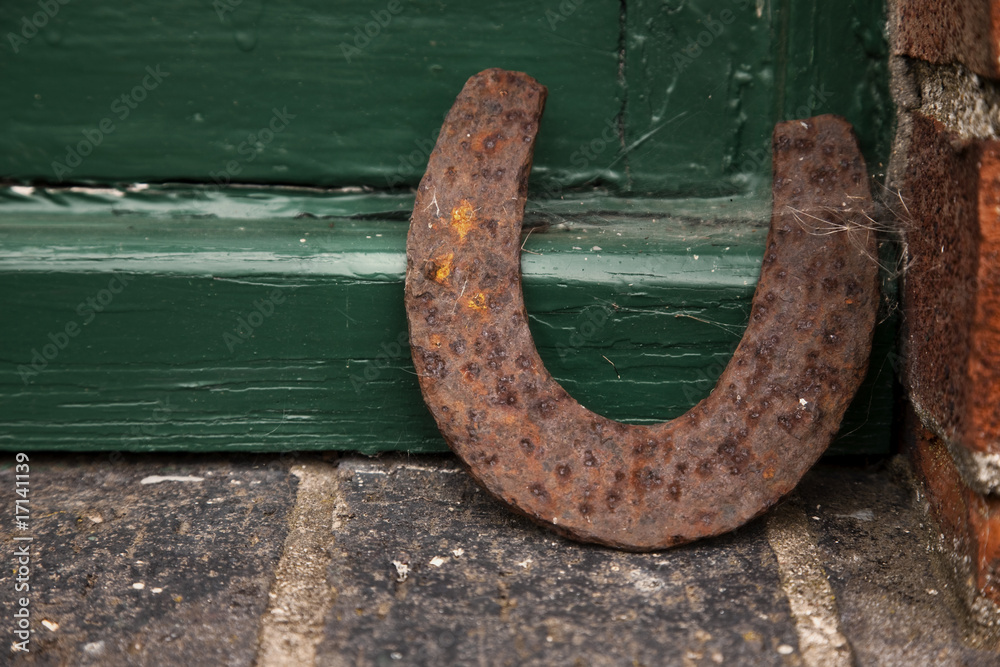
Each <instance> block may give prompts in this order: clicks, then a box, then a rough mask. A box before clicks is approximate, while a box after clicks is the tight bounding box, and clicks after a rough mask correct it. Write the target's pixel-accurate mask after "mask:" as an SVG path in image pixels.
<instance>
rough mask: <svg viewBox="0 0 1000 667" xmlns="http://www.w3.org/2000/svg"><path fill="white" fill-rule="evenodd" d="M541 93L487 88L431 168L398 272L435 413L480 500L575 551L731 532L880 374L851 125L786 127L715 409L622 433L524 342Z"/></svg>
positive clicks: (442, 142) (781, 128)
mask: <svg viewBox="0 0 1000 667" xmlns="http://www.w3.org/2000/svg"><path fill="white" fill-rule="evenodd" d="M546 93H547V91H546V88H545V87H544V86H542V85H541V84H539V83H538V82H537V81H535V80H534V79H532V78H531V77H529V76H528V75H526V74H523V73H520V72H508V71H505V70H500V69H490V70H486V71H484V72H481V73H479V74H476V75H475V76H473V77H472V78H470V79H469V81H468V82H467V83H466V84H465V87H464V88H463V89H462V92H461V93H460V94H459V95H458V98H457V99H456V100H455V104H454V106H452V108H451V111H450V112H449V113H448V116H447V118H446V119H445V122H444V125H443V127H442V128H441V134H440V136H439V137H438V140H437V145H436V146H435V148H434V150H433V152H432V153H431V155H430V161H429V164H428V166H427V172H426V173H425V174H424V177H423V180H421V182H420V186H419V189H418V191H417V197H416V204H415V206H414V210H413V216H412V218H411V221H410V230H409V236H408V239H407V267H406V313H407V318H408V321H409V331H410V347H411V352H412V354H413V362H414V365H415V367H416V370H417V374H418V376H419V382H420V388H421V391H422V393H423V396H424V400H425V401H426V403H427V406H428V407H429V408H430V411H431V413H432V414H433V416H434V419H435V420H436V421H437V425H438V427H439V429H440V430H441V433H442V435H443V436H444V438H445V440H446V441H447V443H448V445H449V446H450V447H451V448H452V450H454V452H455V453H456V454H458V456H459V457H460V458H461V459H462V460H463V461H464V462H465V464H466V466H467V467H468V470H469V472H470V473H471V474H472V476H473V477H474V478H475V479H476V480H477V481H478V482H479V483H480V484H482V486H484V487H485V488H486V489H487V490H488V491H489V492H491V493H492V494H493V495H495V496H496V497H497V498H499V499H500V500H502V501H503V502H505V503H506V504H507V505H509V506H510V507H511V508H513V509H515V510H517V511H519V512H521V513H523V514H525V515H527V516H528V517H530V518H532V519H534V520H535V521H537V522H540V523H542V524H545V525H547V526H548V527H549V528H551V529H552V530H554V531H555V532H557V533H560V534H562V535H564V536H566V537H570V538H573V539H577V540H581V541H586V542H597V543H600V544H605V545H609V546H613V547H617V548H621V549H627V550H631V551H649V550H655V549H663V548H666V547H670V546H674V545H677V544H682V543H685V542H690V541H692V540H696V539H699V538H703V537H708V536H712V535H718V534H720V533H724V532H726V531H729V530H732V529H734V528H736V527H738V526H740V525H742V524H744V523H746V522H747V521H749V520H750V519H752V518H754V517H756V516H758V515H760V514H761V513H763V512H764V511H765V510H767V509H768V508H769V507H771V506H772V505H774V504H775V503H776V502H777V501H778V500H780V499H781V498H782V497H783V496H785V495H786V494H788V493H789V492H790V491H791V490H792V489H793V487H794V486H795V485H796V484H797V483H798V481H799V479H800V478H801V477H802V475H803V474H804V473H805V472H806V470H807V469H808V468H809V467H810V466H811V465H812V464H813V463H814V462H815V461H816V459H817V458H819V456H820V454H822V452H823V451H824V450H825V449H826V447H827V446H828V445H829V443H830V440H831V439H832V438H833V436H834V435H835V433H836V432H837V429H838V427H839V425H840V420H841V418H842V417H843V414H844V411H845V409H846V408H847V405H848V403H849V402H850V400H851V398H852V397H853V395H854V393H855V392H856V390H857V388H858V385H859V384H860V383H861V380H862V378H863V377H864V375H865V372H866V370H867V367H868V356H869V353H870V351H871V342H872V331H873V328H874V323H875V317H876V311H877V309H878V302H879V287H878V274H877V265H876V262H875V261H873V259H872V258H873V257H875V253H876V249H875V248H876V246H875V238H874V234H873V233H872V232H871V231H870V226H866V224H865V220H866V217H865V216H866V211H870V207H871V194H870V191H869V185H868V177H867V172H866V168H865V163H864V160H863V159H862V157H861V155H860V152H859V151H858V148H857V143H856V140H855V138H854V135H853V131H852V129H851V126H850V125H849V124H848V123H847V122H846V121H844V120H843V119H841V118H839V117H836V116H818V117H816V118H811V119H808V120H796V121H788V122H783V123H780V124H778V125H777V126H776V127H775V129H774V135H773V150H774V174H773V178H774V180H773V195H774V202H773V212H772V217H771V226H770V230H769V232H768V236H767V241H766V249H765V255H764V260H763V264H762V267H761V273H760V280H759V283H758V286H757V289H756V292H755V293H754V298H753V305H752V308H751V311H750V323H749V326H748V327H747V329H746V332H745V333H744V335H743V339H742V341H741V342H740V344H739V346H738V347H737V349H736V352H735V353H734V354H733V358H732V360H731V361H730V362H729V365H728V366H727V367H726V369H725V371H724V372H723V374H722V377H720V378H719V381H718V384H717V385H716V386H715V389H714V390H713V391H712V393H711V395H710V396H709V397H708V398H706V399H704V400H703V401H701V402H700V403H698V404H697V405H695V406H694V407H693V408H691V410H689V411H688V412H687V413H686V414H684V415H682V416H681V417H678V418H676V419H674V420H672V421H669V422H664V423H660V424H656V425H652V426H647V425H629V424H622V423H620V422H616V421H613V420H611V419H607V418H605V417H602V416H600V415H597V414H594V413H592V412H590V411H589V410H587V409H586V408H584V407H583V406H581V405H580V404H579V403H577V402H576V401H575V400H573V398H571V397H570V396H569V394H568V393H567V392H566V391H565V390H564V389H563V388H562V387H561V386H559V384H558V383H557V382H556V381H555V380H554V379H553V378H552V376H551V375H550V374H549V373H548V371H546V370H545V367H544V365H543V364H542V360H541V358H540V357H539V356H538V352H537V351H536V350H535V345H534V342H533V341H532V338H531V334H530V332H529V330H528V320H527V313H526V311H525V307H524V300H523V297H522V294H521V267H520V248H521V222H522V217H523V213H524V204H525V199H526V196H527V190H528V174H529V172H530V171H531V160H532V153H533V150H534V142H535V136H536V134H537V132H538V125H539V121H540V120H541V115H542V109H543V107H544V104H545V98H546Z"/></svg>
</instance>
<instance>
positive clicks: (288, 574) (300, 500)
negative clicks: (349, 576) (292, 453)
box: [256, 461, 338, 667]
mask: <svg viewBox="0 0 1000 667" xmlns="http://www.w3.org/2000/svg"><path fill="white" fill-rule="evenodd" d="M290 472H291V473H292V474H294V475H295V476H296V477H298V478H299V487H298V493H297V495H296V498H295V508H294V510H293V511H292V517H291V520H290V522H289V529H288V536H287V537H286V538H285V547H284V550H283V551H282V554H281V560H280V561H279V562H278V566H277V568H275V572H274V584H273V585H272V586H271V591H270V593H269V596H270V602H269V604H268V608H267V611H266V612H264V616H263V618H262V619H261V629H260V635H259V636H260V644H259V649H258V652H257V663H256V664H257V667H272V666H277V665H312V664H314V663H315V660H316V647H317V646H318V645H319V643H320V641H321V640H322V639H323V636H324V632H323V631H324V626H325V622H326V616H327V612H328V611H329V610H330V608H331V607H332V605H333V603H334V601H335V598H336V593H335V591H334V589H333V588H332V587H331V586H330V584H329V582H328V581H327V571H328V569H329V566H330V562H331V559H332V552H331V548H332V546H333V539H334V537H333V530H334V527H335V526H334V521H335V518H334V512H335V504H336V499H337V497H338V495H337V494H338V485H337V467H336V465H331V464H328V463H323V462H321V461H307V462H305V463H302V464H298V465H294V466H292V467H291V469H290Z"/></svg>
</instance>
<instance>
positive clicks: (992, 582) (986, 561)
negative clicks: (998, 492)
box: [907, 413, 1000, 612]
mask: <svg viewBox="0 0 1000 667" xmlns="http://www.w3.org/2000/svg"><path fill="white" fill-rule="evenodd" d="M907 427H908V428H907V432H908V438H907V449H908V451H907V454H908V455H909V458H910V462H911V464H912V467H913V471H914V474H915V476H916V477H917V482H918V484H919V485H920V486H921V487H922V491H923V493H924V496H925V497H926V499H927V501H928V503H929V505H930V512H931V515H932V516H933V517H934V519H935V520H936V521H937V524H938V527H939V528H940V530H941V533H942V535H943V537H944V542H945V543H944V545H943V546H944V547H945V550H946V551H947V552H948V553H949V554H950V555H951V556H952V559H953V563H954V564H955V566H956V568H957V574H958V579H959V581H960V582H961V583H962V584H963V586H964V588H965V591H964V593H965V594H966V597H967V602H968V603H969V605H970V607H972V608H973V609H976V610H980V611H982V612H988V611H989V609H990V605H983V603H982V600H986V601H988V602H989V603H990V604H991V605H1000V497H997V496H990V495H984V494H980V493H977V492H976V491H974V490H973V489H971V488H969V486H968V485H967V484H965V482H964V481H963V480H962V476H961V475H960V474H959V471H958V468H957V467H956V465H955V461H954V459H952V457H951V455H950V454H949V453H948V449H947V447H946V446H945V445H944V443H943V442H942V441H941V439H940V438H938V437H937V436H936V435H934V434H933V433H932V432H931V431H929V430H927V429H926V428H924V427H923V426H922V425H921V424H920V422H919V420H918V419H917V418H916V417H915V416H914V415H913V414H912V413H910V414H909V415H908V417H907ZM984 607H985V608H984Z"/></svg>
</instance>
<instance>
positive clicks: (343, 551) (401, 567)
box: [318, 458, 802, 666]
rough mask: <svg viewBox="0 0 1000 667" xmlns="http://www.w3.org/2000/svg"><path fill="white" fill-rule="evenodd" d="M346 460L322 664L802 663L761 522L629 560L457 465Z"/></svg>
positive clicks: (448, 461)
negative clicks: (579, 539) (562, 533)
mask: <svg viewBox="0 0 1000 667" xmlns="http://www.w3.org/2000/svg"><path fill="white" fill-rule="evenodd" d="M340 470H341V474H342V476H343V477H342V480H343V481H342V485H341V493H342V498H341V504H340V506H339V508H338V515H337V522H338V524H339V527H338V528H336V530H335V534H336V548H335V555H334V563H333V565H332V567H331V572H330V582H331V585H333V586H335V587H336V588H337V601H336V603H335V604H334V607H333V610H332V612H331V615H330V617H329V618H328V623H327V629H326V632H327V638H326V640H325V641H324V642H323V643H322V644H321V645H320V646H319V649H318V658H319V660H318V663H319V664H323V665H331V666H336V665H477V664H478V665H574V664H581V665H633V664H634V665H664V664H706V665H711V664H730V665H731V664H753V665H799V664H802V661H801V658H800V656H799V655H798V649H797V639H796V633H795V627H794V622H793V620H792V619H791V617H790V612H789V607H788V602H787V600H786V598H785V595H784V593H783V592H782V590H781V585H780V581H779V576H778V570H777V563H776V560H775V557H774V554H773V553H772V551H771V549H770V548H769V546H768V541H767V537H766V535H765V529H764V524H763V523H761V522H757V523H754V524H752V525H751V526H749V527H747V528H745V529H742V530H739V531H737V532H736V533H734V534H732V535H729V536H725V537H722V538H719V539H713V540H709V541H704V542H701V543H698V544H695V545H692V546H688V547H681V548H678V549H674V550H671V551H669V552H666V553H654V554H630V553H622V552H616V551H612V550H610V549H606V548H602V547H596V546H591V545H579V544H576V543H572V542H568V541H565V540H563V539H561V538H558V537H555V536H553V535H552V534H550V533H548V532H546V531H544V530H542V529H541V528H538V527H537V526H535V525H534V524H532V523H530V522H528V521H527V520H526V519H523V518H521V517H518V516H515V515H513V514H511V513H509V512H508V511H507V510H506V509H504V508H503V507H501V506H500V505H499V504H498V503H497V502H496V501H494V500H493V499H492V498H490V497H489V496H488V495H487V494H486V493H485V492H483V491H482V490H480V489H479V488H478V487H477V486H475V484H474V483H473V482H472V481H471V480H470V478H469V477H468V476H467V475H466V474H465V473H464V472H463V471H462V470H461V469H460V468H459V467H458V466H457V464H456V463H455V462H454V460H452V459H444V458H442V459H427V458H420V459H414V460H413V461H412V462H410V463H407V462H406V461H405V460H401V461H397V462H396V463H395V464H389V465H387V464H384V463H381V462H373V461H367V460H360V459H353V460H345V461H342V462H341V468H340ZM740 661H742V662H740Z"/></svg>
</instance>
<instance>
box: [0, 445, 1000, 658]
mask: <svg viewBox="0 0 1000 667" xmlns="http://www.w3.org/2000/svg"><path fill="white" fill-rule="evenodd" d="M7 459H8V461H7V462H6V463H5V467H4V468H3V469H2V470H0V497H2V498H3V501H4V504H5V506H6V507H8V512H9V513H10V515H11V516H10V518H9V520H7V521H4V522H3V524H2V529H0V542H2V543H3V544H4V547H5V553H6V554H7V556H6V558H5V562H7V563H8V565H7V566H5V567H4V568H3V571H2V572H0V601H2V603H3V609H2V613H3V614H4V621H3V622H2V623H0V628H2V632H3V634H4V636H5V638H6V640H7V641H6V643H7V644H10V645H13V644H14V643H15V642H17V641H19V639H18V638H17V637H16V635H15V630H16V624H17V622H18V618H17V617H16V616H15V614H16V613H19V612H18V610H19V609H20V608H21V607H22V605H21V604H20V603H21V602H23V601H21V600H20V598H21V597H23V596H27V597H28V603H29V604H28V605H27V608H28V614H29V624H30V628H31V630H32V633H31V634H30V640H29V644H28V645H27V646H28V648H30V653H14V652H8V650H7V648H6V647H5V648H4V651H3V652H0V664H25V665H175V664H177V665H260V666H270V665H311V664H316V665H331V666H340V665H387V666H388V665H400V666H402V665H630V666H631V665H647V666H657V665H716V664H721V665H808V666H813V665H817V666H820V665H821V666H826V665H854V664H857V665H862V666H867V665H901V666H902V665H906V666H907V667H910V666H913V665H984V666H985V665H998V664H1000V653H998V652H997V650H998V647H1000V641H998V640H997V637H996V636H991V635H989V634H988V633H987V632H986V631H985V630H983V629H981V628H979V627H978V626H976V627H974V626H972V625H971V624H970V623H969V622H968V621H967V620H966V618H965V616H964V615H963V613H962V609H961V605H960V603H959V601H958V600H959V596H958V595H957V594H956V592H955V585H954V584H953V583H952V582H951V581H950V578H949V574H948V572H949V570H948V568H947V566H946V565H945V564H944V561H943V558H942V556H941V554H940V548H941V545H939V542H938V540H939V537H938V536H937V534H936V533H935V531H934V530H933V528H932V527H931V526H930V525H928V524H927V523H926V519H925V515H924V514H923V510H922V507H921V506H920V502H919V500H918V499H917V497H916V495H915V493H914V491H913V490H912V487H911V486H910V484H909V482H908V477H907V475H906V471H905V468H904V467H903V466H902V464H900V463H899V462H896V461H881V462H876V463H874V464H871V465H869V466H867V467H863V466H859V465H837V464H832V463H824V464H822V465H820V466H818V467H817V468H816V469H814V470H813V471H812V472H810V473H809V475H808V476H807V477H806V478H805V480H803V482H802V484H801V485H800V487H799V489H798V490H797V491H796V493H795V494H794V495H793V496H792V498H790V499H789V501H788V502H786V503H785V504H783V505H782V506H780V507H779V508H778V509H777V510H775V511H773V512H772V513H770V514H769V515H767V516H766V517H765V518H763V519H761V520H758V521H756V522H754V523H752V524H751V525H749V526H746V527H745V528H743V529H741V530H739V531H737V532H735V533H733V534H731V535H727V536H724V537H721V538H717V539H713V540H707V541H704V542H701V543H697V544H694V545H691V546H687V547H682V548H678V549H674V550H671V551H666V552H661V553H655V554H629V553H620V552H615V551H611V550H608V549H604V548H601V547H594V546H586V545H578V544H574V543H571V542H568V541H565V540H563V539H561V538H558V537H555V536H552V535H550V534H549V533H547V532H545V531H544V530H541V529H539V528H537V527H536V526H534V525H533V524H531V523H529V522H527V521H525V520H523V519H521V518H520V517H517V516H514V515H512V514H510V513H508V512H507V511H505V510H504V509H503V508H502V507H500V506H499V505H498V504H497V503H496V502H495V501H493V500H492V499H491V498H490V497H488V496H487V495H486V494H485V493H484V492H482V491H481V490H480V489H479V488H478V487H476V486H475V485H474V484H473V483H471V481H470V480H469V479H468V477H467V476H466V475H465V473H464V472H463V471H462V470H461V469H460V468H459V467H458V466H457V465H456V463H455V461H454V460H453V459H452V458H450V457H444V456H436V457H429V456H420V457H416V456H414V457H404V456H391V457H389V456H387V457H383V458H378V459H370V458H363V457H356V456H343V457H334V456H328V457H322V456H315V455H294V454H293V455H282V456H271V455H259V456H258V455H239V456H194V455H183V456H164V455H158V456H139V455H126V456H122V455H118V454H113V455H70V456H67V455H60V456H51V455H50V456H44V455H32V456H31V461H30V462H29V465H30V476H29V485H28V488H29V492H28V498H29V501H30V502H29V507H30V514H29V515H28V518H27V526H25V527H21V528H19V527H17V526H16V524H15V523H14V519H15V516H14V505H15V503H14V501H15V499H16V498H18V496H15V494H14V489H15V481H14V474H15V471H14V469H13V467H12V464H13V456H8V457H7ZM22 505H23V503H22ZM21 518H23V517H21ZM17 537H21V538H25V537H30V538H31V540H30V541H28V540H25V539H21V540H16V539H15V538H17ZM25 544H28V545H30V549H29V552H30V558H29V559H28V560H29V562H28V564H27V567H28V573H27V574H25V572H24V570H20V571H18V569H17V568H18V567H19V563H18V562H17V561H18V558H19V556H18V555H16V554H15V551H16V550H19V549H21V548H22V547H23V546H24V545H25ZM21 564H23V562H22V563H21ZM19 582H20V583H27V584H29V585H30V589H29V590H28V591H27V592H23V591H22V592H15V586H16V585H18V583H19Z"/></svg>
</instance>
